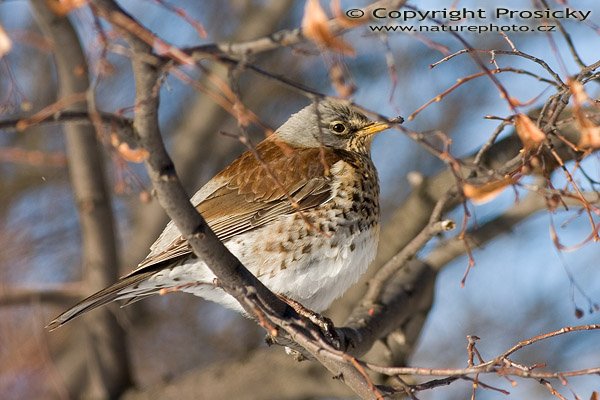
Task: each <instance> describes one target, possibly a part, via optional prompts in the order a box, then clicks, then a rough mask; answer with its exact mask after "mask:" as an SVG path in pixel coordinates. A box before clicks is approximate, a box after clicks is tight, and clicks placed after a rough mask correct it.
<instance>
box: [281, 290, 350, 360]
mask: <svg viewBox="0 0 600 400" xmlns="http://www.w3.org/2000/svg"><path fill="white" fill-rule="evenodd" d="M279 297H280V298H281V299H282V300H283V301H285V302H286V303H287V304H288V305H289V306H290V307H292V308H293V309H294V311H296V313H298V315H300V316H301V317H304V318H306V319H308V320H309V321H310V322H312V323H313V324H315V325H316V326H317V327H319V329H320V330H321V334H322V335H323V337H324V338H325V339H326V340H327V341H328V342H329V343H330V344H331V345H332V346H333V347H335V348H336V349H338V350H339V349H341V347H342V341H341V339H340V337H339V335H338V333H337V331H336V329H335V326H334V325H333V321H331V319H329V318H327V317H325V316H323V315H321V314H319V313H318V312H315V311H313V310H311V309H309V308H306V307H304V306H303V305H302V304H300V303H299V302H298V301H296V300H293V299H290V298H289V297H287V296H284V295H281V294H280V295H279Z"/></svg>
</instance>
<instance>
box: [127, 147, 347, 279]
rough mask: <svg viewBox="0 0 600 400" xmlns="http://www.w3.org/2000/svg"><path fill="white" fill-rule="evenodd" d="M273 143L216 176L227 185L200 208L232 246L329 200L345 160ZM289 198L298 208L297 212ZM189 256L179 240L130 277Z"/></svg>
mask: <svg viewBox="0 0 600 400" xmlns="http://www.w3.org/2000/svg"><path fill="white" fill-rule="evenodd" d="M272 138H273V137H272ZM272 138H269V139H267V140H264V141H263V142H261V143H260V144H259V145H258V146H257V147H256V154H253V153H252V152H249V151H247V152H245V153H244V154H243V155H242V156H240V157H239V158H238V159H237V160H236V161H234V162H233V163H232V164H231V165H229V166H228V167H227V168H226V169H224V170H223V171H221V172H220V173H219V174H218V175H217V176H215V177H214V178H213V180H217V181H222V182H223V185H217V187H218V188H217V189H216V190H215V191H214V192H212V193H211V194H209V195H208V196H206V197H205V199H204V200H202V201H201V202H200V204H198V205H197V206H196V208H197V209H198V211H199V212H200V213H201V214H202V216H203V217H204V218H205V220H206V221H207V223H208V225H209V226H210V227H211V229H213V231H214V232H215V234H216V235H217V236H218V237H219V239H221V240H223V241H227V240H228V239H230V238H231V237H233V236H235V235H239V234H241V233H244V232H248V231H251V230H253V229H257V228H260V227H262V226H264V225H265V224H267V223H269V222H271V221H273V220H275V219H277V218H279V217H281V216H282V215H287V214H291V213H294V212H297V210H298V209H299V210H301V211H302V210H307V209H310V208H312V207H316V206H318V205H320V204H322V203H324V202H326V201H327V200H328V199H329V198H330V195H331V186H330V184H331V176H330V172H329V170H330V168H331V167H332V166H333V164H334V163H336V162H337V161H339V160H340V157H339V156H338V155H337V154H336V153H334V152H333V151H331V150H327V149H320V148H316V149H315V148H294V147H291V146H289V145H286V144H283V143H280V142H277V141H276V139H272ZM290 199H293V201H294V202H296V203H297V205H298V208H297V209H296V208H294V207H293V206H292V202H291V201H290ZM190 253H191V249H190V248H189V246H188V244H187V241H186V240H185V239H183V238H179V239H177V240H176V241H174V242H173V243H172V244H171V245H170V246H169V247H168V248H167V249H165V250H164V251H163V252H161V253H159V254H156V255H153V256H151V257H148V258H147V259H145V260H144V261H143V262H142V263H141V264H140V265H139V268H138V269H136V270H135V271H134V272H132V273H131V274H130V275H132V274H136V273H138V272H142V270H145V269H146V268H145V267H148V266H154V265H156V264H158V263H164V262H165V261H168V260H173V259H176V258H180V257H182V256H187V255H188V254H190Z"/></svg>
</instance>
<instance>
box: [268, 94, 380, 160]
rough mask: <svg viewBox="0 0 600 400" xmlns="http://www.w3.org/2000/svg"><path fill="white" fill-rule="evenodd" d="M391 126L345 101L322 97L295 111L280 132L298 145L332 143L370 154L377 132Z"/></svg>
mask: <svg viewBox="0 0 600 400" xmlns="http://www.w3.org/2000/svg"><path fill="white" fill-rule="evenodd" d="M389 127H390V125H389V124H387V123H384V122H376V121H373V120H370V119H369V118H367V117H366V116H365V115H364V114H363V113H361V112H360V111H358V110H356V109H355V108H353V107H351V106H349V105H347V104H346V103H344V102H341V101H334V100H322V101H319V102H318V103H313V104H311V105H309V106H307V107H305V108H303V109H302V110H300V111H298V112H297V113H295V114H293V115H292V116H291V117H290V118H289V119H288V120H287V121H286V122H285V123H284V124H283V125H282V126H281V127H280V128H279V129H277V132H276V133H277V135H278V136H279V137H280V138H281V139H283V140H284V141H285V142H287V143H289V144H291V145H295V146H298V147H309V148H310V147H320V146H324V147H328V148H332V149H336V150H346V151H352V152H359V153H365V154H368V153H369V150H370V147H371V141H372V140H373V137H374V136H375V134H376V133H378V132H381V131H383V130H386V129H388V128H389Z"/></svg>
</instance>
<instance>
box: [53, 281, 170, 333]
mask: <svg viewBox="0 0 600 400" xmlns="http://www.w3.org/2000/svg"><path fill="white" fill-rule="evenodd" d="M155 273H156V271H147V272H140V273H136V274H135V275H129V276H125V277H123V278H121V279H119V280H118V281H117V282H116V283H115V284H113V285H111V286H109V287H107V288H104V289H102V290H100V291H99V292H96V293H94V294H93V295H91V296H90V297H88V298H86V299H84V300H82V301H80V302H79V303H77V304H76V305H75V306H73V307H71V308H69V309H68V310H67V311H65V312H63V313H62V314H60V315H59V316H58V317H56V318H54V319H53V320H52V321H51V322H50V323H49V324H48V326H47V327H46V328H48V329H50V330H54V329H56V328H58V327H60V326H62V325H64V324H66V323H67V322H69V321H70V320H72V319H73V318H76V317H78V316H80V315H81V314H83V313H86V312H88V311H90V310H93V309H94V308H96V307H100V306H102V305H104V304H107V303H110V302H112V301H115V300H122V299H129V300H130V301H129V302H128V303H127V304H131V303H132V302H134V301H136V300H139V299H140V298H143V297H146V296H149V295H151V294H154V293H158V291H159V288H156V287H140V283H142V282H144V281H146V280H147V279H148V278H149V277H150V276H152V275H153V274H155Z"/></svg>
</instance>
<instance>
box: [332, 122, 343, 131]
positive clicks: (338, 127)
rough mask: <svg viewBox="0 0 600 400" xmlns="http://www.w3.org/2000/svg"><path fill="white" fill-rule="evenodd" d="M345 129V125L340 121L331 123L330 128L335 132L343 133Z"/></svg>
mask: <svg viewBox="0 0 600 400" xmlns="http://www.w3.org/2000/svg"><path fill="white" fill-rule="evenodd" d="M346 129H347V128H346V125H344V124H342V123H341V122H334V123H332V124H331V130H332V131H334V132H335V133H344V132H346Z"/></svg>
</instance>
